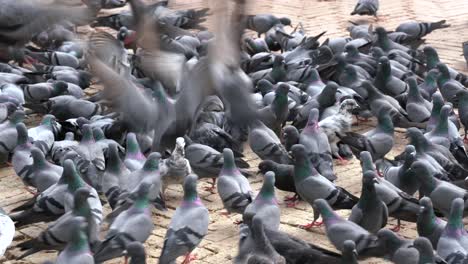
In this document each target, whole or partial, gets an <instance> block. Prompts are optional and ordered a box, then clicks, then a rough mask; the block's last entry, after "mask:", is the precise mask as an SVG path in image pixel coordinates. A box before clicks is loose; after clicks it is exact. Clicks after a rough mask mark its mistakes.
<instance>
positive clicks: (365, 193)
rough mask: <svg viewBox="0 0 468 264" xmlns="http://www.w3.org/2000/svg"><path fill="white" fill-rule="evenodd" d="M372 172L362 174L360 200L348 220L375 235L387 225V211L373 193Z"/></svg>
mask: <svg viewBox="0 0 468 264" xmlns="http://www.w3.org/2000/svg"><path fill="white" fill-rule="evenodd" d="M376 177H377V175H376V174H375V173H374V172H371V171H367V172H364V175H363V177H362V191H361V198H359V201H358V203H357V204H356V205H355V206H353V208H352V209H351V214H350V215H349V218H348V220H349V221H352V222H354V223H356V224H358V225H360V226H361V227H363V228H364V229H366V230H367V231H369V232H371V233H374V234H375V233H377V231H379V230H380V229H381V228H383V227H385V226H386V225H387V219H388V209H387V205H385V203H384V202H383V201H382V200H381V199H380V197H379V196H378V195H377V192H376V191H375V182H376V180H375V178H376Z"/></svg>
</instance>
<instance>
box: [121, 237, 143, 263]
mask: <svg viewBox="0 0 468 264" xmlns="http://www.w3.org/2000/svg"><path fill="white" fill-rule="evenodd" d="M126 250H127V256H129V257H130V258H131V259H132V260H135V259H140V258H141V259H142V260H144V259H145V256H146V251H145V247H144V246H143V244H141V242H138V241H133V242H130V243H129V244H127V248H126ZM130 263H132V261H130Z"/></svg>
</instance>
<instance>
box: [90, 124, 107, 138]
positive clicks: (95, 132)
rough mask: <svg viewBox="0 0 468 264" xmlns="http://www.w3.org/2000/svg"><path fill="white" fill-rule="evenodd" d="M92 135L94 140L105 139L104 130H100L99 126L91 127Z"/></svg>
mask: <svg viewBox="0 0 468 264" xmlns="http://www.w3.org/2000/svg"><path fill="white" fill-rule="evenodd" d="M93 136H94V139H95V140H96V141H99V140H103V139H106V136H105V135H104V132H102V129H101V128H99V127H94V128H93Z"/></svg>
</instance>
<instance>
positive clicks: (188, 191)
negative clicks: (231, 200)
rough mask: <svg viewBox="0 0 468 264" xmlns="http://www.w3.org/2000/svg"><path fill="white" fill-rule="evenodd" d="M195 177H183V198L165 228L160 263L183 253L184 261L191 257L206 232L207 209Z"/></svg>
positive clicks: (172, 259)
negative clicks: (200, 196)
mask: <svg viewBox="0 0 468 264" xmlns="http://www.w3.org/2000/svg"><path fill="white" fill-rule="evenodd" d="M231 155H232V154H231ZM225 160H226V158H225ZM197 179H198V177H197V176H196V175H194V174H191V175H189V176H187V177H186V178H185V182H184V198H183V201H182V204H181V205H180V206H179V207H177V209H176V211H175V213H174V215H173V216H172V219H171V222H170V224H169V227H168V229H167V232H166V236H165V238H164V245H163V249H162V251H161V256H160V258H159V262H160V263H161V264H166V263H173V262H175V260H176V259H177V258H178V257H179V256H184V255H185V261H187V260H189V259H191V256H190V253H191V252H192V251H193V250H194V249H195V247H197V246H198V244H199V243H200V242H201V240H202V239H203V237H204V236H205V235H206V234H207V232H208V223H209V215H208V210H207V209H206V207H205V206H204V205H203V204H202V202H201V200H200V198H199V197H198V194H197ZM218 183H219V181H218Z"/></svg>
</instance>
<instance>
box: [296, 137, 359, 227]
mask: <svg viewBox="0 0 468 264" xmlns="http://www.w3.org/2000/svg"><path fill="white" fill-rule="evenodd" d="M291 152H292V155H293V158H294V184H295V186H296V192H297V194H299V196H300V197H301V198H302V199H303V200H304V201H307V202H308V203H309V204H310V205H311V206H312V208H313V209H314V221H313V222H312V223H310V224H307V225H305V226H302V228H304V229H310V228H311V227H314V226H320V225H321V223H320V222H317V219H318V218H319V213H318V211H317V210H316V208H315V207H314V206H313V204H314V201H316V200H317V199H326V201H327V203H329V204H330V206H331V207H333V208H335V209H350V208H352V207H353V206H354V205H355V204H356V203H357V200H358V198H356V197H355V196H353V195H352V194H350V193H349V192H347V191H346V190H344V189H343V188H340V187H337V186H335V185H334V184H333V183H332V182H330V181H329V180H328V179H327V178H325V177H324V176H322V175H320V174H319V173H318V172H317V170H316V169H315V168H314V167H313V166H312V164H311V162H310V160H309V158H308V157H307V153H306V149H305V147H304V146H303V145H299V144H297V145H294V146H293V147H292V149H291Z"/></svg>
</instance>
